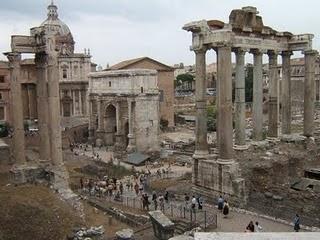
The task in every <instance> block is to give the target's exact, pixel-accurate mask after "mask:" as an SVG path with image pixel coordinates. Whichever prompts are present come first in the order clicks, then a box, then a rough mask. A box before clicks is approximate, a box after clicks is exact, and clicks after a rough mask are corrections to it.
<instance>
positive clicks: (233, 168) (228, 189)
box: [193, 159, 247, 207]
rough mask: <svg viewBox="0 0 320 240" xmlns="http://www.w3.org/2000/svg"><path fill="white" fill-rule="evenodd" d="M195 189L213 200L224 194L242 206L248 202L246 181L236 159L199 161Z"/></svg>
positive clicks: (235, 203)
mask: <svg viewBox="0 0 320 240" xmlns="http://www.w3.org/2000/svg"><path fill="white" fill-rule="evenodd" d="M193 191H194V192H195V193H196V194H201V195H202V196H204V197H206V198H208V199H209V200H211V201H212V199H217V198H218V197H219V196H220V195H222V196H223V197H224V198H225V199H228V200H231V201H232V202H233V204H234V205H237V206H240V207H241V206H244V205H245V204H246V202H247V194H246V191H245V181H244V179H243V178H241V174H240V169H239V164H238V163H237V162H235V161H234V160H228V161H226V160H220V159H217V160H201V161H199V162H198V175H197V177H196V180H195V182H194V186H193Z"/></svg>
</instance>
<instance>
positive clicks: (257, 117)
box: [251, 49, 263, 141]
mask: <svg viewBox="0 0 320 240" xmlns="http://www.w3.org/2000/svg"><path fill="white" fill-rule="evenodd" d="M251 52H252V53H253V107H252V110H253V140H255V141H261V140H262V139H263V135H262V129H263V111H262V107H263V79H262V52H261V51H260V50H258V49H254V50H252V51H251Z"/></svg>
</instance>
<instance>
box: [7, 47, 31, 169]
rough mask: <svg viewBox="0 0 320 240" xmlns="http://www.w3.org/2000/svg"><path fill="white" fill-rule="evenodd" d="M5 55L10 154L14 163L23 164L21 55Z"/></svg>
mask: <svg viewBox="0 0 320 240" xmlns="http://www.w3.org/2000/svg"><path fill="white" fill-rule="evenodd" d="M7 57H8V59H9V64H10V74H11V102H12V105H11V110H12V120H13V121H12V123H13V128H14V133H13V139H12V145H13V147H12V156H13V158H14V161H15V163H16V164H19V165H23V164H25V163H26V156H25V141H24V126H23V104H22V95H21V82H20V77H21V76H20V61H21V55H20V54H19V53H8V54H7Z"/></svg>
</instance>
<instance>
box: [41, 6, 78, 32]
mask: <svg viewBox="0 0 320 240" xmlns="http://www.w3.org/2000/svg"><path fill="white" fill-rule="evenodd" d="M49 26H50V30H51V31H55V32H56V33H58V34H59V35H60V36H68V35H71V36H72V34H71V31H70V29H69V27H68V26H67V24H65V23H64V22H62V21H61V20H60V19H59V17H58V7H57V6H56V5H54V3H53V1H52V2H51V4H50V5H49V6H48V18H47V19H46V20H45V21H44V22H43V23H42V24H41V27H49Z"/></svg>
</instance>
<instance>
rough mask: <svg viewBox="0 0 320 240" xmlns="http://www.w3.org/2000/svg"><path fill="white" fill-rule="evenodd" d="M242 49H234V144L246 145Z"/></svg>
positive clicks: (243, 54) (243, 53)
mask: <svg viewBox="0 0 320 240" xmlns="http://www.w3.org/2000/svg"><path fill="white" fill-rule="evenodd" d="M245 53H246V52H245V51H244V50H243V49H236V51H235V54H236V82H235V144H236V145H238V146H244V145H246V115H245V114H246V103H245V72H244V65H245V64H244V56H245Z"/></svg>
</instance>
